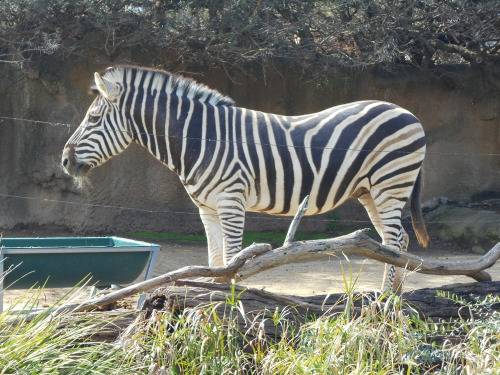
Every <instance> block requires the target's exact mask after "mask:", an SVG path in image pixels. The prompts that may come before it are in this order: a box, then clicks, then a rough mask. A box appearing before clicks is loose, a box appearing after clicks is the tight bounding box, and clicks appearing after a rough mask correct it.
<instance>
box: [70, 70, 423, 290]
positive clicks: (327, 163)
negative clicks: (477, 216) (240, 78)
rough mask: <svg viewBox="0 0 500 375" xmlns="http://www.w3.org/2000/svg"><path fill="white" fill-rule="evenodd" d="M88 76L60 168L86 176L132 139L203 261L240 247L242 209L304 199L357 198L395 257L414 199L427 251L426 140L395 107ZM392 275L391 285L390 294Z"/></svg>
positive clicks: (176, 80) (148, 75) (324, 203)
mask: <svg viewBox="0 0 500 375" xmlns="http://www.w3.org/2000/svg"><path fill="white" fill-rule="evenodd" d="M95 81H96V85H95V90H96V92H97V93H98V94H99V96H98V97H97V98H96V100H95V101H94V103H93V104H92V105H91V107H90V108H89V110H88V113H87V116H86V117H85V119H84V120H83V122H82V124H81V125H80V127H79V128H78V130H77V131H76V132H75V134H73V136H72V137H71V138H70V139H69V140H68V143H67V145H66V148H65V151H64V154H63V164H64V166H65V168H66V170H67V171H68V173H70V174H72V175H81V174H84V173H87V172H88V171H89V170H90V169H91V168H93V167H96V166H98V165H100V164H102V163H104V162H105V161H106V160H108V159H109V158H110V157H112V156H113V155H116V154H118V153H120V152H122V151H123V150H124V149H125V148H126V147H127V146H128V145H129V144H130V143H131V142H132V141H135V142H138V143H140V144H142V145H143V146H144V147H146V148H147V149H148V150H149V151H150V152H151V154H152V155H154V156H155V157H156V158H157V159H159V160H160V161H161V162H163V163H164V164H165V165H167V166H168V167H169V168H170V169H171V170H173V171H175V172H176V173H177V174H178V175H179V177H180V179H181V181H182V182H183V184H184V186H185V187H186V190H187V192H188V193H189V195H190V196H191V198H192V199H193V201H194V202H195V203H196V205H197V206H198V207H199V209H200V215H201V218H202V221H203V223H204V225H205V229H206V232H207V237H208V243H209V263H210V265H213V266H214V265H222V264H224V263H226V262H227V261H228V260H229V259H231V257H232V256H234V255H235V254H236V253H237V252H238V251H240V250H241V236H242V233H243V226H244V218H245V211H257V212H266V213H269V214H275V215H294V214H295V212H296V211H297V208H298V206H299V204H300V203H301V201H302V200H303V199H304V197H305V196H306V195H308V196H309V207H308V209H307V212H306V215H314V214H318V213H322V212H326V211H329V210H331V209H333V208H334V207H336V206H338V205H340V204H342V203H343V202H344V201H345V200H347V199H349V198H353V197H354V198H358V199H359V201H360V202H361V203H362V204H363V205H364V206H365V208H366V210H367V211H368V214H369V216H370V219H371V220H372V222H373V223H374V225H375V227H376V229H377V231H378V232H379V234H380V235H381V237H382V239H383V242H384V244H386V245H389V246H394V247H395V248H397V249H399V250H406V246H407V244H408V236H407V235H406V233H405V232H404V230H403V228H402V226H401V210H402V208H403V206H404V205H405V203H406V201H407V200H408V199H409V198H410V197H411V198H412V201H411V203H412V216H413V219H414V227H415V229H416V232H417V236H418V238H419V241H420V242H421V243H422V244H423V245H426V244H427V241H428V236H427V233H426V230H425V226H424V224H423V221H422V215H421V211H420V205H419V192H420V190H419V189H420V184H419V183H420V178H419V176H420V170H421V166H422V162H423V160H424V156H425V148H426V146H425V136H424V132H423V129H422V126H421V124H420V123H419V121H418V119H417V118H416V117H415V116H413V115H412V114H411V113H410V112H408V111H406V110H404V109H402V108H400V107H398V106H396V105H394V104H391V103H386V102H378V101H361V102H355V103H349V104H344V105H340V106H336V107H332V108H330V109H327V110H324V111H322V112H318V113H314V114H309V115H303V116H293V117H290V116H281V115H274V114H268V113H263V112H258V111H253V110H249V109H245V108H239V107H235V106H234V104H233V102H232V100H231V99H229V98H227V97H225V96H223V95H221V94H220V93H218V92H217V91H215V90H211V89H209V88H208V87H206V86H203V85H200V84H198V83H196V82H194V81H192V80H190V79H186V78H182V77H178V76H174V75H171V74H169V73H166V72H163V71H156V70H149V69H144V68H134V67H116V68H110V69H108V71H106V72H105V73H104V74H103V75H102V76H101V75H99V74H96V76H95ZM412 191H413V195H412ZM390 274H394V270H391V272H390ZM394 277H395V278H396V279H394V278H392V277H390V279H389V280H387V284H390V285H393V287H394V288H397V287H398V285H399V283H400V282H401V280H400V279H399V278H400V275H398V273H396V274H395V276H394Z"/></svg>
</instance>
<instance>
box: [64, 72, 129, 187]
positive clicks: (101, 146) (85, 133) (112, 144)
mask: <svg viewBox="0 0 500 375" xmlns="http://www.w3.org/2000/svg"><path fill="white" fill-rule="evenodd" d="M110 73H112V72H110ZM94 79H95V87H92V90H93V91H95V92H96V93H97V94H98V96H97V98H96V99H95V100H94V102H93V103H92V104H91V106H90V107H89V109H88V110H87V114H86V115H85V118H84V119H83V121H82V123H81V124H80V126H79V127H78V129H77V130H76V131H75V132H74V133H73V135H72V136H71V138H70V139H69V140H68V141H67V142H66V145H65V146H64V150H63V154H62V160H61V163H62V166H63V168H64V170H65V171H66V172H67V173H68V174H69V175H71V176H73V177H77V178H78V177H85V176H87V175H88V174H89V172H90V170H91V169H92V168H95V167H98V166H99V165H101V164H103V163H104V162H106V161H107V160H109V159H110V158H112V157H113V156H115V155H117V154H119V153H121V152H122V151H123V150H125V149H126V148H127V147H128V146H129V145H130V143H131V142H132V136H131V135H130V134H129V132H128V130H127V121H126V119H125V116H124V114H123V113H122V111H120V108H119V98H120V95H121V92H122V91H123V90H122V87H121V85H120V84H119V83H117V82H115V81H114V80H112V76H111V77H109V78H108V77H107V74H105V75H104V76H101V75H100V74H99V73H95V75H94Z"/></svg>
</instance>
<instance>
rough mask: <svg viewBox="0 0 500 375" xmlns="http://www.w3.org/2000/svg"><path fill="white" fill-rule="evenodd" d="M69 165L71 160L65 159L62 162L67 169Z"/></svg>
mask: <svg viewBox="0 0 500 375" xmlns="http://www.w3.org/2000/svg"><path fill="white" fill-rule="evenodd" d="M68 163H69V159H68V158H65V159H64V160H63V162H62V165H63V167H64V168H66V167H67V166H68Z"/></svg>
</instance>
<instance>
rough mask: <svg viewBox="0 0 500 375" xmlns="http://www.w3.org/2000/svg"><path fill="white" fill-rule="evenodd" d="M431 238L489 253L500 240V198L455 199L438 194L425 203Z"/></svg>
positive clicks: (479, 252) (478, 252)
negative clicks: (469, 200) (470, 200)
mask: <svg viewBox="0 0 500 375" xmlns="http://www.w3.org/2000/svg"><path fill="white" fill-rule="evenodd" d="M424 211H426V214H425V220H426V222H427V229H428V231H429V234H430V236H431V238H433V239H439V240H441V241H444V242H449V243H453V244H456V245H459V246H460V247H462V248H464V249H467V250H471V251H473V252H474V253H477V254H486V253H487V252H488V250H490V249H491V248H492V247H493V246H494V245H495V244H496V243H497V242H499V241H500V199H489V200H485V201H482V202H473V203H464V202H461V203H460V202H454V201H451V200H450V199H446V198H442V197H440V198H435V199H433V200H432V201H431V202H428V203H426V204H425V205H424Z"/></svg>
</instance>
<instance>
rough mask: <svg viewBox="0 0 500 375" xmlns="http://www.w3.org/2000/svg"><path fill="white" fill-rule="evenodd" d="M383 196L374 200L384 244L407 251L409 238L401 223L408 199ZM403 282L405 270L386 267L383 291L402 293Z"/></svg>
mask: <svg viewBox="0 0 500 375" xmlns="http://www.w3.org/2000/svg"><path fill="white" fill-rule="evenodd" d="M383 195H384V194H382V197H380V196H379V197H377V198H376V199H374V203H375V205H376V207H377V209H378V214H379V218H380V222H381V226H382V243H383V244H384V245H386V246H388V247H391V248H393V249H395V250H398V251H407V248H408V239H409V238H408V235H407V234H406V232H405V230H404V229H403V225H402V223H401V213H402V210H403V207H404V205H405V202H406V199H405V198H398V197H394V196H391V197H387V196H385V197H384V196H383ZM403 281H404V269H401V268H398V267H395V266H393V265H388V264H386V265H385V271H384V277H383V280H382V290H384V291H388V290H392V291H394V292H401V291H402V288H403Z"/></svg>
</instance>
